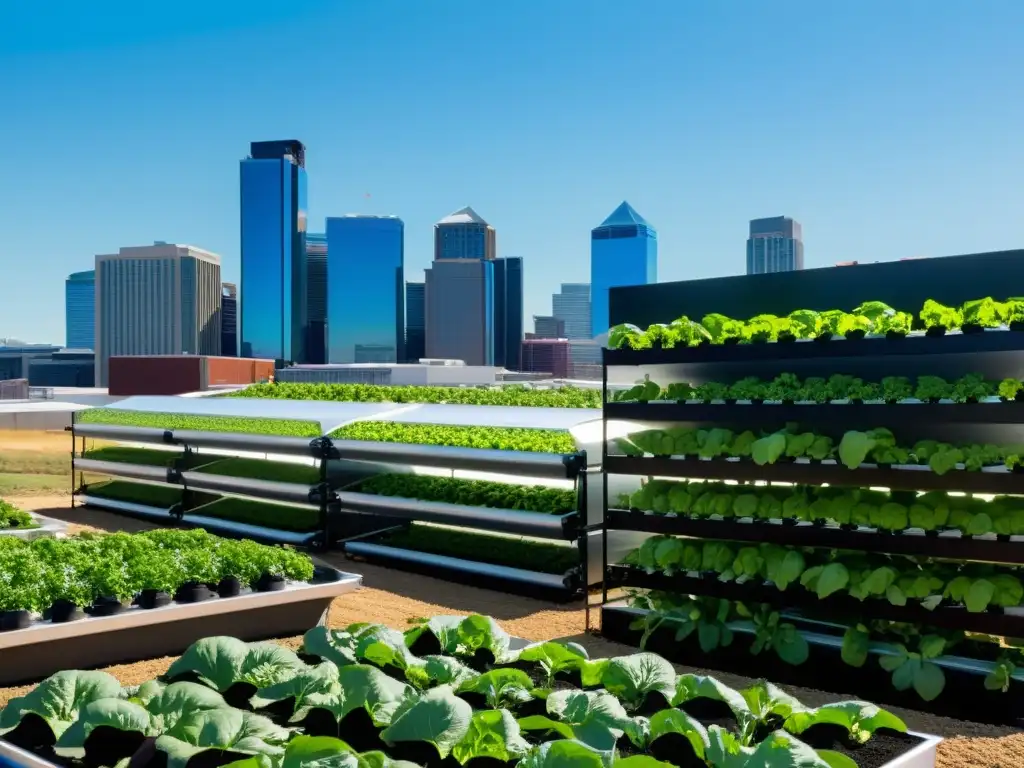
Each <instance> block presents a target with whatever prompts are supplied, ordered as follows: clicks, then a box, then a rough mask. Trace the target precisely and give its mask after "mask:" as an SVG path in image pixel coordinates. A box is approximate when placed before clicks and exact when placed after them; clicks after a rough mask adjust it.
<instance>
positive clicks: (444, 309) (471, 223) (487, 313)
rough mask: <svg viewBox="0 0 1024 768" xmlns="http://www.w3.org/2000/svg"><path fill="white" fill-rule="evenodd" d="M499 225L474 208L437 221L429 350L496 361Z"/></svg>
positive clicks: (429, 284) (429, 274) (429, 278)
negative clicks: (496, 284)
mask: <svg viewBox="0 0 1024 768" xmlns="http://www.w3.org/2000/svg"><path fill="white" fill-rule="evenodd" d="M496 252H497V242H496V237H495V232H494V227H492V226H491V225H489V224H488V223H487V222H486V221H484V220H483V219H482V218H481V217H480V215H479V214H477V212H476V211H474V210H473V209H472V208H462V209H461V210H458V211H456V212H455V213H453V214H451V215H450V216H446V217H445V218H443V219H441V221H439V222H438V223H437V224H435V225H434V261H433V262H432V263H431V265H430V268H429V269H427V270H426V297H427V301H426V312H425V315H426V332H427V341H426V354H427V357H431V358H445V359H456V360H463V361H465V362H466V364H467V365H494V322H495V314H494V306H495V296H494V293H495V291H494V288H495V277H494V272H495V268H494V260H495V256H496Z"/></svg>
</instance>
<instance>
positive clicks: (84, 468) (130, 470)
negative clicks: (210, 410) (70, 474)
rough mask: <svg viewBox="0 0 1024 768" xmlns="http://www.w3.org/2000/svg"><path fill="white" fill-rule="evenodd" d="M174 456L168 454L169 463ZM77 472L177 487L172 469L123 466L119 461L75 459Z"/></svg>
mask: <svg viewBox="0 0 1024 768" xmlns="http://www.w3.org/2000/svg"><path fill="white" fill-rule="evenodd" d="M173 456H174V454H170V453H169V454H167V460H168V462H170V461H171V459H172V458H173ZM75 471H76V472H92V473H94V474H97V475H110V476H111V477H125V478H130V479H132V480H147V481H149V482H153V483H163V484H166V485H176V483H175V482H174V480H172V479H171V472H172V470H171V468H170V467H154V466H150V465H145V464H123V463H121V462H119V461H100V460H99V459H75Z"/></svg>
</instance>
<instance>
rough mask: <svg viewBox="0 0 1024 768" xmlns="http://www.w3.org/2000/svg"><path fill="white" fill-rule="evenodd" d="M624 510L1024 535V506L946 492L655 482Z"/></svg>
mask: <svg viewBox="0 0 1024 768" xmlns="http://www.w3.org/2000/svg"><path fill="white" fill-rule="evenodd" d="M619 502H620V504H622V505H623V506H627V507H631V508H633V509H640V510H643V511H645V512H654V513H656V514H669V513H671V514H676V515H680V516H685V517H695V518H707V517H710V516H711V515H718V516H720V517H723V518H727V519H732V518H735V519H754V520H797V521H804V522H825V523H836V524H839V525H859V526H866V527H870V528H878V529H880V530H884V531H893V532H897V531H905V530H907V529H908V528H920V529H922V530H925V531H944V530H958V531H960V532H962V533H963V534H965V535H968V536H982V535H985V534H991V533H996V534H999V535H1004V536H1014V535H1024V498H1021V497H1019V496H1000V497H997V498H996V499H994V500H993V501H984V500H983V499H979V498H975V497H971V496H950V495H949V494H947V493H946V492H944V491H931V492H929V493H924V494H917V493H913V492H907V491H893V492H892V493H886V492H884V491H872V490H868V489H866V488H857V489H845V488H832V487H827V486H763V485H735V484H727V483H711V482H702V481H693V482H683V481H678V482H677V481H671V480H654V479H651V480H647V481H646V482H645V483H644V484H643V486H642V487H641V488H640V489H639V490H637V491H634V492H633V493H632V494H630V495H628V496H625V495H624V496H623V497H622V498H620V499H619Z"/></svg>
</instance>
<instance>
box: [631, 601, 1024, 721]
mask: <svg viewBox="0 0 1024 768" xmlns="http://www.w3.org/2000/svg"><path fill="white" fill-rule="evenodd" d="M627 601H628V604H629V605H630V606H632V607H636V608H641V609H643V610H644V611H645V613H644V615H643V616H642V617H640V618H638V619H636V620H635V621H634V622H633V624H632V625H631V628H632V629H638V630H643V635H642V636H641V640H640V647H641V649H642V648H645V647H646V645H647V643H648V641H649V639H650V638H651V636H652V635H653V634H654V633H655V632H657V631H659V630H670V631H671V632H672V633H673V635H674V639H675V642H677V643H678V642H683V641H685V640H686V639H687V638H690V637H693V638H695V639H696V640H697V642H698V644H699V646H700V650H701V652H702V653H704V654H712V653H714V652H715V651H716V650H717V649H719V648H727V647H730V646H732V645H733V642H734V640H735V633H734V632H733V629H732V627H731V626H730V624H732V623H733V622H736V621H750V622H751V623H752V624H753V626H754V640H753V643H752V644H751V647H750V651H751V653H753V654H759V653H762V652H765V651H772V652H774V653H775V654H776V655H777V656H778V657H779V658H780V659H782V660H783V661H785V662H786V663H788V664H794V665H799V664H803V663H804V662H805V661H807V659H808V657H809V654H810V648H809V645H808V643H807V640H806V639H805V638H804V636H803V635H802V634H801V633H800V632H799V631H798V630H797V628H796V626H795V625H793V624H792V623H790V622H787V621H784V620H783V617H782V614H780V613H779V612H778V611H777V610H774V609H773V608H772V607H771V606H769V605H763V604H750V603H740V602H732V601H729V600H724V599H720V598H714V597H697V596H693V595H680V594H677V593H673V592H662V591H658V590H651V591H644V592H636V591H634V592H631V593H630V594H629V595H628V597H627ZM872 643H888V644H890V645H892V646H893V647H894V648H895V649H896V651H897V655H888V654H885V655H878V656H877V661H878V663H879V664H880V665H881V666H882V668H883V669H885V670H886V671H887V672H890V673H891V674H892V677H891V679H892V682H893V685H894V687H895V688H897V690H901V691H905V690H914V691H915V692H916V693H917V694H918V695H919V696H920V697H921V698H922V699H924V700H925V701H932V700H934V699H936V698H938V696H939V695H940V694H941V693H942V691H943V689H944V688H945V685H946V676H945V673H944V672H943V671H942V667H941V666H939V665H938V664H937V663H936V662H937V661H939V659H940V657H942V656H949V655H954V654H955V655H956V656H958V657H966V658H970V659H979V660H981V661H990V662H992V663H993V666H992V668H991V670H990V671H989V672H988V674H987V675H986V676H985V678H984V682H983V685H984V688H985V689H986V690H990V691H1002V692H1003V693H1007V692H1009V691H1010V688H1011V683H1013V679H1012V677H1011V676H1012V675H1013V674H1014V672H1015V671H1016V670H1017V669H1018V667H1022V668H1024V650H1022V649H1021V648H1020V647H1011V646H1008V645H1003V643H1005V641H1004V640H1002V639H1001V638H988V637H987V636H971V637H967V636H965V635H964V634H963V633H954V632H942V633H938V632H935V631H932V630H929V629H928V628H924V627H919V626H917V625H914V624H906V623H897V622H893V621H885V620H881V621H878V620H876V621H860V620H859V619H858V618H856V617H851V619H850V626H849V627H848V629H847V630H846V632H845V634H844V635H843V646H842V654H841V658H842V660H843V662H844V663H846V664H848V665H850V666H852V667H856V668H861V667H864V665H865V664H867V662H868V659H869V657H870V656H871V644H872ZM915 654H916V656H915ZM915 658H916V659H917V660H918V664H916V665H915V664H914V663H913V659H915ZM1013 687H1014V688H1015V690H1016V689H1019V687H1020V684H1019V683H1016V684H1014V685H1013Z"/></svg>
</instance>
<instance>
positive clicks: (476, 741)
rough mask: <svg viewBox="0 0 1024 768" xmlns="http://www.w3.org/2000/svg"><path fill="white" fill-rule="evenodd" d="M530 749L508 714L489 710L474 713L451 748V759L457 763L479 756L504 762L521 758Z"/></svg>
mask: <svg viewBox="0 0 1024 768" xmlns="http://www.w3.org/2000/svg"><path fill="white" fill-rule="evenodd" d="M529 749H530V745H529V743H528V742H527V741H526V739H524V738H523V737H522V735H521V734H520V730H519V724H518V723H516V719H515V718H514V717H513V716H512V715H511V713H509V712H508V710H504V709H492V710H487V711H483V712H475V713H474V714H473V719H472V720H471V721H470V724H469V730H468V731H467V732H466V735H465V736H463V737H462V740H461V741H459V743H458V744H456V745H455V746H454V747H452V757H454V758H455V759H456V760H458V761H459V762H460V763H467V762H468V761H470V760H472V759H474V758H481V757H486V758H491V759H492V760H500V761H501V762H503V763H504V762H508V761H510V760H515V759H517V758H519V757H522V756H523V755H525V754H526V753H527V751H529Z"/></svg>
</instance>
